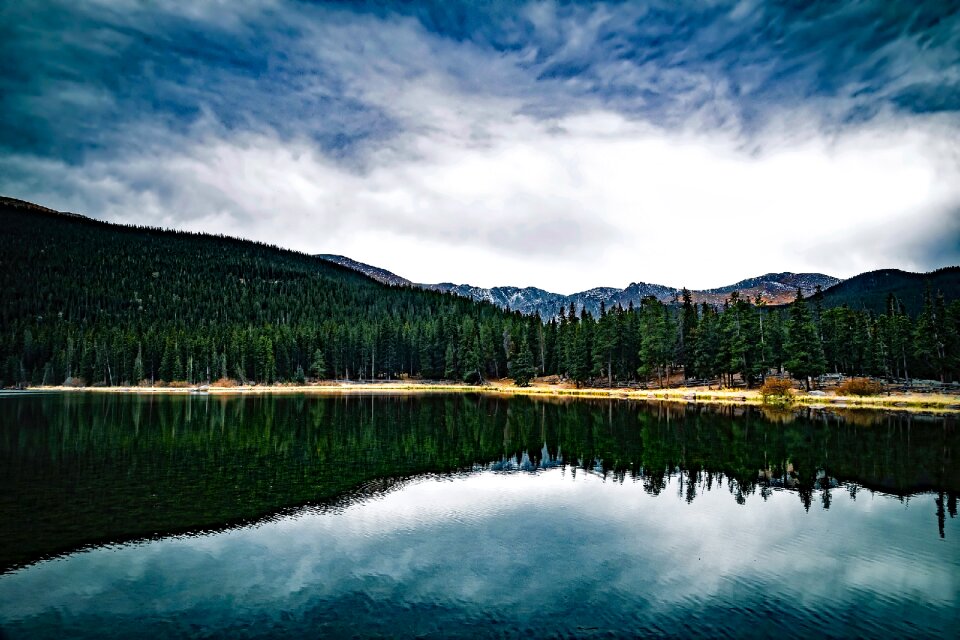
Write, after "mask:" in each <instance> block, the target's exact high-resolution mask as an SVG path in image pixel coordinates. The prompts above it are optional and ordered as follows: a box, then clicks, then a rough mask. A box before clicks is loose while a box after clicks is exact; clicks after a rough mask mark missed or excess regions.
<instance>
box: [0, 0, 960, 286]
mask: <svg viewBox="0 0 960 640" xmlns="http://www.w3.org/2000/svg"><path fill="white" fill-rule="evenodd" d="M0 25H2V26H0V115H2V118H0V194H3V195H7V196H12V197H16V198H22V199H25V200H30V201H33V202H37V203H39V204H42V205H45V206H48V207H52V208H55V209H60V210H67V211H74V212H77V213H82V214H85V215H89V216H91V217H95V218H99V219H104V220H110V221H114V222H122V223H130V224H139V225H152V226H163V227H170V228H177V229H187V230H194V231H204V232H210V233H224V234H229V235H233V236H239V237H244V238H250V239H255V240H260V241H265V242H269V243H271V244H276V245H279V246H282V247H287V248H292V249H296V250H299V251H304V252H307V253H335V254H342V255H347V256H349V257H351V258H354V259H356V260H360V261H362V262H367V263H370V264H373V265H376V266H380V267H384V268H386V269H389V270H391V271H394V272H395V273H397V274H399V275H402V276H404V277H406V278H409V279H411V280H414V281H417V282H440V281H450V282H455V283H458V284H459V283H469V284H473V285H476V286H496V285H515V286H537V287H541V288H544V289H547V290H550V291H554V292H557V293H565V294H566V293H573V292H575V291H580V290H583V289H588V288H591V287H596V286H616V287H624V286H626V285H627V284H629V283H630V282H638V281H642V282H651V283H658V284H665V285H669V286H674V287H681V286H687V287H690V288H708V287H717V286H722V285H726V284H730V283H733V282H735V281H738V280H741V279H743V278H747V277H752V276H756V275H760V274H762V273H766V272H771V271H797V272H800V271H809V272H821V273H826V274H829V275H833V276H837V277H849V276H852V275H856V274H857V273H860V272H863V271H867V270H871V269H877V268H885V267H895V268H901V269H906V270H912V271H927V270H931V269H934V268H938V267H942V266H947V265H955V264H960V2H951V1H933V2H913V1H910V2H907V1H903V2H900V1H895V0H864V1H862V2H835V1H829V2H763V1H750V0H744V1H741V2H719V1H718V2H712V1H703V2H691V3H685V2H673V1H664V2H626V3H617V2H610V3H577V2H570V3H558V2H530V3H520V2H499V1H496V0H488V1H478V2H470V3H457V2H444V1H437V2H418V3H406V2H403V3H400V2H397V3H394V2H387V1H382V2H366V3H363V2H333V3H319V2H317V3H310V2H292V1H287V0H272V1H264V2H244V1H242V0H230V1H227V0H183V1H181V0H158V1H156V2H149V3H147V2H138V1H134V0H113V1H110V2H106V1H103V0H88V1H86V2H82V3H77V2H60V1H59V0H45V1H44V2H42V3H14V2H11V3H3V5H2V6H0Z"/></svg>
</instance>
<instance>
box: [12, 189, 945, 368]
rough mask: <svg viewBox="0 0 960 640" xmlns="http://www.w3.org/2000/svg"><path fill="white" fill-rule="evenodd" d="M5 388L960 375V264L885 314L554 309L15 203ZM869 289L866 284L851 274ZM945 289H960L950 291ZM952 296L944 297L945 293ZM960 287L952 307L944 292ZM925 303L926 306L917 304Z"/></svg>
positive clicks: (745, 304) (853, 309)
mask: <svg viewBox="0 0 960 640" xmlns="http://www.w3.org/2000/svg"><path fill="white" fill-rule="evenodd" d="M0 215H2V216H3V224H2V227H0V261H2V262H0V291H2V296H3V298H2V302H3V304H2V308H0V328H2V333H0V363H2V372H0V382H2V384H3V385H4V386H13V385H28V384H34V385H36V384H62V383H64V382H65V381H69V382H70V383H71V384H100V385H111V384H112V385H120V384H124V385H126V384H143V383H147V382H149V383H161V382H162V383H174V384H196V383H200V382H204V381H210V380H217V379H220V378H227V379H235V380H237V381H240V382H258V383H272V382H278V381H291V382H298V381H299V382H302V381H304V380H305V379H307V378H319V379H351V380H357V379H360V380H369V379H371V378H373V379H390V378H396V377H399V376H403V375H406V376H414V377H423V378H430V379H450V380H464V381H468V382H479V381H481V380H483V379H486V378H491V377H492V378H501V377H507V376H511V377H513V378H515V379H516V380H517V381H518V383H520V384H525V383H527V382H528V381H529V380H530V379H531V378H532V377H533V376H536V375H554V374H556V375H560V376H562V377H564V378H568V379H571V380H573V381H575V382H576V383H577V384H578V385H579V384H586V383H589V382H594V383H603V384H613V383H614V382H624V381H627V382H637V381H645V382H650V383H653V384H666V383H667V381H669V380H670V379H671V375H673V376H674V377H675V376H676V374H678V373H682V374H683V375H684V377H685V378H686V379H688V380H709V381H718V380H719V381H721V382H723V383H725V384H728V385H734V384H742V383H745V384H747V385H753V384H755V383H758V382H760V381H761V380H762V379H763V378H764V377H765V376H767V375H769V374H771V373H789V374H790V375H793V376H794V377H796V378H797V379H800V380H806V379H807V378H808V377H815V376H818V375H820V374H823V373H827V372H837V373H845V374H851V375H876V376H885V377H896V378H907V377H926V378H938V379H942V380H944V381H951V380H957V379H960V301H958V300H957V299H956V298H955V296H956V291H957V286H956V285H957V282H956V275H957V270H949V269H948V270H942V271H941V272H937V273H942V274H945V275H944V276H943V277H941V278H940V279H936V280H933V281H932V282H931V281H928V282H927V283H926V284H924V283H923V282H916V283H914V285H915V286H913V287H912V288H909V289H906V290H904V292H903V295H902V296H900V295H893V294H891V295H888V296H887V297H886V299H885V302H884V306H883V308H882V309H880V310H875V309H872V308H871V307H869V306H865V305H859V304H858V305H856V306H852V305H851V306H845V305H842V304H840V305H839V306H831V304H828V303H833V304H835V303H837V302H838V300H836V299H834V298H829V295H830V294H829V292H828V294H823V293H818V294H816V295H815V296H813V297H812V298H809V299H804V298H803V296H802V295H801V294H800V293H799V292H798V295H797V300H796V301H795V302H794V303H793V304H791V305H789V306H787V307H783V308H773V307H768V306H766V305H760V306H758V305H757V304H755V301H752V300H751V299H750V298H748V297H746V296H743V295H740V294H739V293H738V292H732V293H730V294H729V297H728V298H727V300H726V301H725V302H724V303H723V304H721V305H711V304H707V303H702V304H699V305H697V304H694V303H693V299H692V296H691V294H690V292H687V291H684V293H683V296H682V301H681V304H680V305H669V304H665V303H664V302H662V301H661V300H658V299H657V298H655V297H653V296H648V297H645V298H643V299H642V300H641V302H640V304H639V305H637V306H636V307H634V305H633V304H630V305H628V306H627V307H626V308H624V307H622V306H620V305H617V306H615V307H613V308H611V309H607V308H606V307H605V306H603V305H601V306H600V312H599V314H597V315H596V316H594V315H591V314H590V313H589V312H587V311H584V310H581V311H580V313H577V311H576V308H575V307H574V306H573V305H571V306H570V307H569V308H568V309H561V310H560V313H559V314H558V316H557V317H556V318H554V319H551V320H550V321H549V322H546V323H543V322H542V321H541V319H540V317H539V316H535V315H534V316H524V315H521V314H519V313H515V312H514V313H510V312H506V311H504V310H502V309H500V308H498V307H496V306H494V305H493V304H489V303H483V302H474V301H471V300H468V299H466V298H462V297H460V296H456V295H451V294H444V293H440V292H435V291H426V290H422V289H418V288H413V287H390V286H386V285H384V284H381V283H378V282H375V281H374V280H371V279H370V278H367V277H366V276H364V275H362V274H359V273H357V272H355V271H353V270H350V269H346V268H342V267H339V266H337V265H334V264H332V263H330V262H327V261H325V260H321V259H319V258H316V257H312V256H308V255H304V254H300V253H296V252H292V251H286V250H282V249H278V248H276V247H271V246H267V245H263V244H258V243H254V242H248V241H241V240H235V239H231V238H225V237H217V236H209V235H202V234H192V233H179V232H172V231H161V230H157V229H146V228H135V227H124V226H119V225H111V224H107V223H103V222H98V221H94V220H90V219H88V218H84V217H81V216H73V215H69V214H60V213H57V212H53V211H50V210H45V209H42V208H40V207H36V206H34V205H29V204H28V203H21V202H19V201H11V200H4V201H0ZM853 280H856V279H853ZM944 283H945V284H944ZM941 285H942V286H941ZM944 292H946V294H947V295H944ZM908 295H909V296H911V297H917V298H918V299H919V301H920V302H919V304H918V305H917V307H916V310H915V311H913V312H912V313H910V312H908V308H907V307H906V306H905V305H904V303H903V299H902V298H903V297H907V296H908Z"/></svg>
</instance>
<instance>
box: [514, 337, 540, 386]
mask: <svg viewBox="0 0 960 640" xmlns="http://www.w3.org/2000/svg"><path fill="white" fill-rule="evenodd" d="M510 365H511V366H510V375H511V376H513V382H514V384H516V385H517V386H518V387H529V386H530V381H531V380H533V378H534V376H536V375H537V370H536V367H534V364H533V354H532V353H531V352H530V343H529V342H528V340H527V337H526V336H523V337H522V338H521V340H520V343H519V344H518V346H517V353H516V355H515V356H514V359H513V360H512V361H511V363H510Z"/></svg>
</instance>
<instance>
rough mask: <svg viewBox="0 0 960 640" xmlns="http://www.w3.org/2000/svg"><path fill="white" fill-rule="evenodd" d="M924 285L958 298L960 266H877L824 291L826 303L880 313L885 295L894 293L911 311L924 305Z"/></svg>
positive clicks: (947, 296) (885, 302)
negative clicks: (910, 268)
mask: <svg viewBox="0 0 960 640" xmlns="http://www.w3.org/2000/svg"><path fill="white" fill-rule="evenodd" d="M927 286H929V287H930V291H931V293H932V294H934V295H936V294H937V293H938V292H939V293H943V294H944V296H946V298H947V299H948V300H955V299H957V298H960V267H945V268H943V269H937V270H936V271H931V272H930V273H912V272H909V271H901V270H899V269H880V270H878V271H869V272H867V273H861V274H860V275H858V276H854V277H853V278H850V279H849V280H844V281H843V282H841V283H839V284H837V285H834V286H833V287H831V288H829V289H827V290H826V291H824V295H823V304H824V306H827V307H839V306H843V305H846V306H848V307H850V308H852V309H868V310H870V311H874V312H876V313H883V312H884V311H886V308H887V298H888V297H889V296H890V295H891V294H892V295H894V296H895V297H896V298H897V299H898V300H899V301H900V303H901V304H903V306H904V307H905V308H906V310H907V311H908V312H909V313H910V314H911V315H912V314H916V313H918V312H919V311H920V309H921V308H922V307H923V296H924V292H925V291H926V288H927Z"/></svg>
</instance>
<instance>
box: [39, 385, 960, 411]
mask: <svg viewBox="0 0 960 640" xmlns="http://www.w3.org/2000/svg"><path fill="white" fill-rule="evenodd" d="M32 390H36V391H63V392H67V393H77V392H97V393H117V392H120V393H142V394H185V393H190V392H192V391H193V390H194V388H182V387H181V388H178V387H80V388H73V387H32ZM205 391H206V392H207V393H209V394H210V395H231V394H266V393H305V394H329V395H337V394H364V393H377V394H411V393H483V394H495V395H509V396H533V397H575V398H617V399H626V400H642V401H650V400H653V401H664V402H680V403H698V404H720V405H762V404H763V398H762V397H761V396H760V393H759V391H757V390H756V389H751V390H742V389H740V390H736V389H734V390H728V389H720V390H713V389H704V388H703V387H697V388H677V389H617V388H614V389H607V388H603V387H600V388H582V389H577V388H575V387H573V386H572V385H568V384H562V383H561V384H555V383H554V384H551V383H544V382H541V381H535V382H534V383H533V384H532V385H531V386H530V387H517V386H514V385H513V383H512V381H510V380H497V381H492V382H488V383H486V384H483V385H480V386H474V385H468V384H458V383H447V382H407V381H403V382H376V383H356V382H323V383H319V384H306V385H294V384H282V385H238V386H236V387H209V389H207V390H205ZM792 405H793V406H803V407H825V406H830V407H852V408H861V407H862V408H875V409H893V410H898V411H904V410H919V411H937V412H945V413H960V394H920V393H892V394H890V395H882V396H866V397H864V396H849V397H847V396H836V395H832V394H830V395H825V396H813V395H809V394H807V393H806V392H804V391H797V392H796V394H795V395H794V396H793V401H792Z"/></svg>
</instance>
